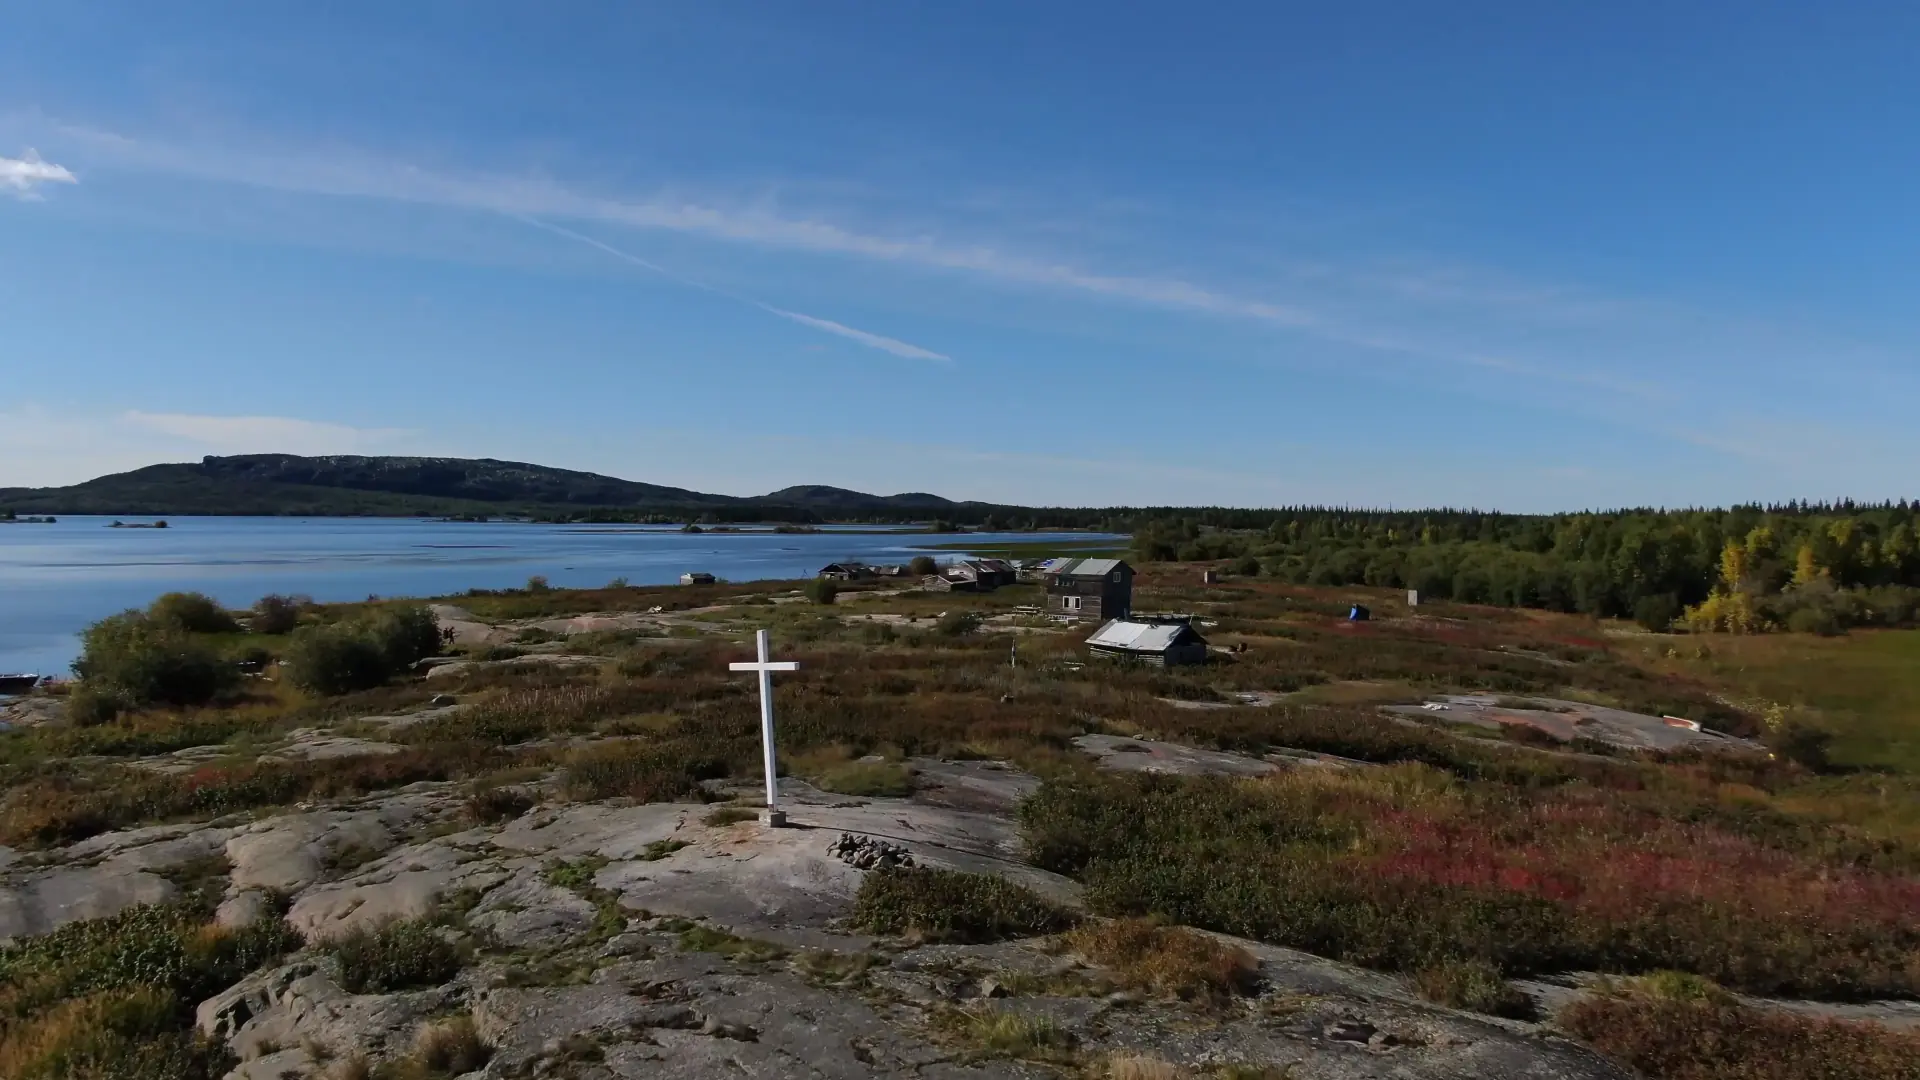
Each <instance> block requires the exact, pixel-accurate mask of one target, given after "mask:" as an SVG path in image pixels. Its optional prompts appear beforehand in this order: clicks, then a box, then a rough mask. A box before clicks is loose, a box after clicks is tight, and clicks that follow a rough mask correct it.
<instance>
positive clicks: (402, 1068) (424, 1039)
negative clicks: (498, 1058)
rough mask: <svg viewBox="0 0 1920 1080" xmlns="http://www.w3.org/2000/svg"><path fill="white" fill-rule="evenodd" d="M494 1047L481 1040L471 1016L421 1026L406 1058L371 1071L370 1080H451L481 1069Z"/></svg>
mask: <svg viewBox="0 0 1920 1080" xmlns="http://www.w3.org/2000/svg"><path fill="white" fill-rule="evenodd" d="M492 1059H493V1047H491V1046H489V1045H487V1043H486V1040H484V1039H482V1038H481V1037H480V1032H479V1031H478V1030H477V1029H475V1027H474V1025H473V1018H472V1017H470V1016H455V1017H451V1018H449V1019H446V1020H437V1021H434V1022H432V1023H429V1024H424V1025H422V1026H421V1028H420V1030H419V1031H418V1032H416V1033H415V1034H414V1037H413V1049H412V1051H411V1052H410V1053H408V1054H407V1055H406V1056H405V1057H403V1058H399V1059H396V1060H394V1061H389V1062H386V1063H384V1064H382V1065H381V1066H380V1067H379V1068H377V1069H374V1070H373V1071H372V1075H371V1080H451V1078H452V1077H455V1076H463V1075H465V1074H467V1073H470V1072H473V1071H474V1070H476V1069H479V1068H482V1067H484V1066H485V1065H486V1063H487V1062H488V1061H491V1060H492Z"/></svg>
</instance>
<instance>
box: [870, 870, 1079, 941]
mask: <svg viewBox="0 0 1920 1080" xmlns="http://www.w3.org/2000/svg"><path fill="white" fill-rule="evenodd" d="M852 921H853V924H854V925H855V926H858V927H860V928H861V929H865V930H869V931H872V932H874V933H879V934H898V935H902V936H906V937H912V938H917V939H919V940H922V941H958V942H987V941H999V940H1001V939H1003V938H1014V937H1032V936H1034V935H1037V934H1051V933H1057V932H1059V931H1062V930H1065V929H1067V928H1069V927H1070V926H1072V925H1073V923H1074V921H1075V916H1074V914H1073V913H1072V912H1071V911H1069V910H1067V909H1066V908H1064V907H1061V906H1060V905H1058V904H1055V903H1053V902H1052V901H1050V900H1048V899H1046V898H1045V897H1042V896H1041V895H1040V894H1038V893H1036V892H1034V891H1033V890H1031V889H1028V888H1025V887H1024V886H1020V885H1016V884H1014V883H1012V882H1010V881H1007V880H1006V879H1004V878H1000V877H995V876H993V875H991V874H967V873H961V872H959V871H954V870H934V869H930V868H926V867H913V868H910V869H900V870H876V871H874V872H872V873H870V874H868V875H867V877H866V880H865V881H863V882H861V883H860V892H859V894H858V895H857V896H856V897H855V898H854V906H853V917H852Z"/></svg>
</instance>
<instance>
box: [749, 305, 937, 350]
mask: <svg viewBox="0 0 1920 1080" xmlns="http://www.w3.org/2000/svg"><path fill="white" fill-rule="evenodd" d="M760 310H762V311H766V312H769V313H771V314H774V315H778V316H780V317H781V318H783V319H792V320H793V321H794V322H797V323H799V324H800V325H801V326H811V327H813V328H814V329H815V330H824V331H826V332H827V333H829V334H839V335H840V336H841V337H844V338H852V339H853V340H855V341H857V342H859V343H860V344H862V345H866V346H868V347H870V348H875V349H879V350H880V351H881V352H890V353H892V354H893V355H895V356H904V357H906V358H908V359H909V360H951V359H953V358H952V357H950V356H947V355H945V354H944V353H937V352H934V351H933V350H932V349H923V348H921V347H920V346H918V345H912V344H909V343H907V342H905V341H901V340H899V339H898V338H890V337H885V336H883V335H881V334H870V333H868V332H867V331H865V330H856V329H854V328H853V327H851V326H847V325H846V324H844V323H837V322H834V321H833V320H832V319H820V318H815V317H814V316H812V315H802V314H800V313H799V312H797V311H788V310H786V309H785V308H777V307H774V306H773V305H772V304H761V305H760Z"/></svg>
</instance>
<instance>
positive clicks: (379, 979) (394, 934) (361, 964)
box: [325, 920, 466, 994]
mask: <svg viewBox="0 0 1920 1080" xmlns="http://www.w3.org/2000/svg"><path fill="white" fill-rule="evenodd" d="M325 951H326V952H328V953H330V954H332V956H333V958H334V959H335V961H337V962H338V964H339V965H340V987H341V989H343V990H345V991H347V992H348V993H350V994H384V993H389V992H391V991H395V990H411V989H415V988H417V987H423V986H439V985H440V984H442V983H444V982H446V981H447V980H449V979H451V978H453V977H454V976H455V975H458V974H459V973H460V969H461V968H462V967H464V966H466V957H465V955H464V954H463V953H462V951H461V949H460V947H459V946H457V945H455V944H454V943H453V942H451V941H448V940H447V938H446V937H445V935H444V934H443V933H442V932H441V930H440V928H439V927H438V926H436V925H434V924H433V923H432V922H429V921H426V920H408V921H404V922H391V923H387V924H386V925H384V926H378V927H371V928H367V927H363V928H361V929H358V930H355V931H353V932H352V933H349V934H346V935H343V936H341V937H338V938H335V939H333V940H332V941H329V942H327V943H326V945H325Z"/></svg>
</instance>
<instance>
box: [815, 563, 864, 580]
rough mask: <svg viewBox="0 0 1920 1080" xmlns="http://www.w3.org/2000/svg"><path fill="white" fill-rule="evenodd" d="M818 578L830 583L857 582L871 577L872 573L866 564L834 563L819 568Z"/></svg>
mask: <svg viewBox="0 0 1920 1080" xmlns="http://www.w3.org/2000/svg"><path fill="white" fill-rule="evenodd" d="M819 576H820V577H823V578H827V579H829V580H832V581H859V580H861V579H862V578H869V577H873V576H874V572H873V567H871V566H868V565H867V564H866V563H857V562H836V563H828V564H827V565H825V566H823V567H821V568H820V573H819Z"/></svg>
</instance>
